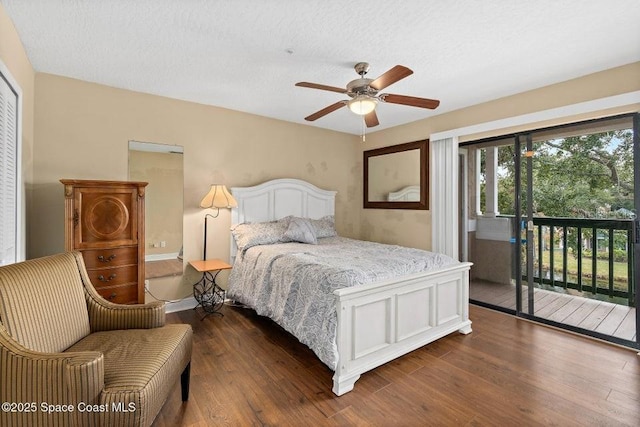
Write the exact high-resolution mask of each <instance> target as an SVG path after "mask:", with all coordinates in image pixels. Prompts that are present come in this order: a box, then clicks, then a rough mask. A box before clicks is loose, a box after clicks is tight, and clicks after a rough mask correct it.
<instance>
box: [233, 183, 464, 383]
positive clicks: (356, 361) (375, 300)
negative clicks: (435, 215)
mask: <svg viewBox="0 0 640 427" xmlns="http://www.w3.org/2000/svg"><path fill="white" fill-rule="evenodd" d="M231 192H232V193H233V196H234V198H235V199H236V200H237V202H238V207H237V208H234V209H233V210H232V225H235V224H240V223H245V222H266V221H273V220H277V219H281V218H284V217H286V216H289V215H293V216H298V217H303V218H311V219H319V218H322V217H324V216H326V215H334V212H335V194H336V192H335V191H326V190H321V189H319V188H317V187H315V186H313V185H311V184H309V183H307V182H304V181H300V180H295V179H277V180H273V181H268V182H265V183H263V184H260V185H257V186H254V187H236V188H232V189H231ZM236 251H237V247H236V243H235V240H234V238H233V236H232V237H231V258H232V262H233V261H234V260H235V257H236ZM470 266H471V264H470V263H456V264H453V265H450V266H447V267H445V268H442V269H439V270H437V271H432V272H427V273H414V274H410V275H406V276H403V277H398V278H395V279H392V280H384V281H380V282H376V283H372V284H366V285H359V286H354V287H348V288H342V289H337V290H335V291H334V292H333V294H334V295H335V311H336V314H337V331H336V332H337V333H336V342H335V345H336V347H337V354H338V360H337V363H336V366H335V374H334V376H333V392H334V393H335V394H337V395H342V394H344V393H346V392H348V391H350V390H352V389H353V387H354V384H355V382H356V381H357V380H358V378H359V377H360V375H361V374H362V373H364V372H367V371H369V370H371V369H373V368H375V367H377V366H380V365H382V364H384V363H386V362H388V361H390V360H393V359H395V358H397V357H399V356H402V355H403V354H406V353H408V352H410V351H413V350H415V349H417V348H419V347H421V346H423V345H425V344H428V343H430V342H432V341H434V340H437V339H438V338H441V337H443V336H445V335H448V334H450V333H452V332H455V331H458V332H461V333H463V334H468V333H470V332H471V321H470V320H469V315H468V314H469V312H468V295H469V268H470ZM254 308H255V307H254Z"/></svg>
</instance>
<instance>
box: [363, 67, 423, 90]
mask: <svg viewBox="0 0 640 427" xmlns="http://www.w3.org/2000/svg"><path fill="white" fill-rule="evenodd" d="M411 74H413V71H411V70H410V69H409V68H407V67H405V66H403V65H396V66H395V67H393V68H392V69H390V70H389V71H387V72H386V73H384V74H383V75H381V76H380V77H378V78H377V79H375V80H374V81H372V82H371V83H370V84H369V86H371V87H372V88H374V89H376V90H382V89H384V88H385V87H387V86H391V85H392V84H394V83H395V82H397V81H399V80H402V79H404V78H405V77H408V76H410V75H411Z"/></svg>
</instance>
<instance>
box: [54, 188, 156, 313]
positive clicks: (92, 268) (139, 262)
mask: <svg viewBox="0 0 640 427" xmlns="http://www.w3.org/2000/svg"><path fill="white" fill-rule="evenodd" d="M60 182H62V184H64V198H65V200H64V210H65V227H64V230H65V231H64V239H65V250H67V251H80V252H82V256H83V258H84V263H85V265H86V267H87V272H88V273H89V278H90V279H91V283H92V284H93V286H94V287H95V288H96V290H97V291H98V292H99V293H100V295H102V296H103V297H104V298H105V299H106V300H108V301H111V302H114V303H118V304H137V303H139V304H142V303H144V279H145V271H144V265H145V264H144V249H145V247H144V192H145V187H146V185H147V183H146V182H130V181H94V180H79V179H61V180H60Z"/></svg>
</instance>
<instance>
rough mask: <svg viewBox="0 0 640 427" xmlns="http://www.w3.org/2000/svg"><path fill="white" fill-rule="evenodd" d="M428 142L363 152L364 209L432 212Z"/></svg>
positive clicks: (416, 142)
mask: <svg viewBox="0 0 640 427" xmlns="http://www.w3.org/2000/svg"><path fill="white" fill-rule="evenodd" d="M428 164H429V140H427V139H425V140H423V141H415V142H409V143H406V144H399V145H392V146H390V147H383V148H377V149H375V150H367V151H365V152H364V158H363V165H364V177H363V181H364V191H363V194H364V208H369V209H371V208H373V209H429V174H428Z"/></svg>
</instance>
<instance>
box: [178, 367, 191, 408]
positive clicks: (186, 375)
mask: <svg viewBox="0 0 640 427" xmlns="http://www.w3.org/2000/svg"><path fill="white" fill-rule="evenodd" d="M190 378H191V362H189V364H187V367H186V368H184V371H182V374H181V375H180V387H181V388H182V401H183V402H186V401H187V400H189V379H190Z"/></svg>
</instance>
